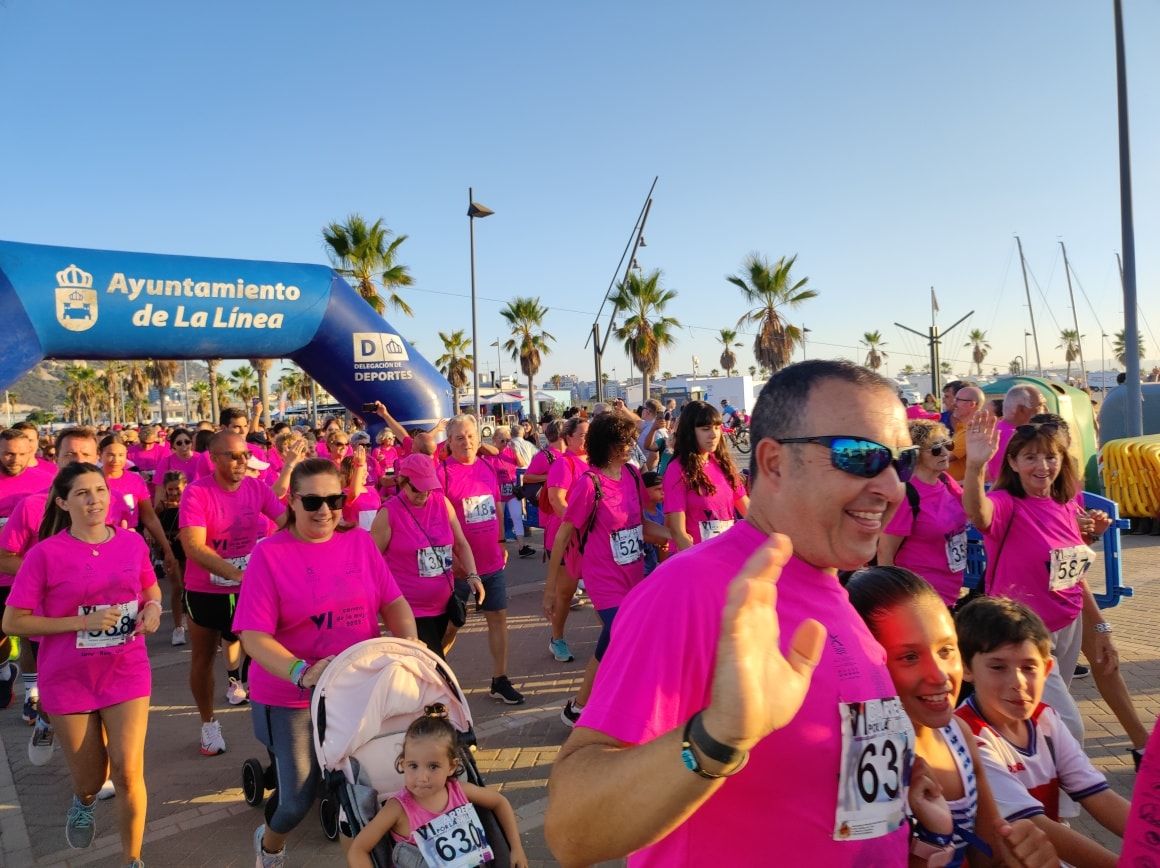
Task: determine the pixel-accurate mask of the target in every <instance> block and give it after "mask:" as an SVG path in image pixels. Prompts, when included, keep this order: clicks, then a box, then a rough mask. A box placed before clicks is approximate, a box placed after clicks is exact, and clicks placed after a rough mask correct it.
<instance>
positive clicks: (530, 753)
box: [0, 532, 1160, 868]
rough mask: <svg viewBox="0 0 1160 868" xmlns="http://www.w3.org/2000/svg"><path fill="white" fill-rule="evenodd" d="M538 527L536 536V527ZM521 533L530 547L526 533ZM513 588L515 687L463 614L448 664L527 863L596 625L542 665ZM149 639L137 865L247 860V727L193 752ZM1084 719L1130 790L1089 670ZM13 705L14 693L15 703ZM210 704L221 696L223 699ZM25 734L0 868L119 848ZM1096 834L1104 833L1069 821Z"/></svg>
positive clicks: (1134, 648) (1132, 605)
mask: <svg viewBox="0 0 1160 868" xmlns="http://www.w3.org/2000/svg"><path fill="white" fill-rule="evenodd" d="M537 537H538V532H537ZM533 542H535V543H537V544H538V543H539V539H538V538H537V539H534V540H533ZM1124 560H1125V565H1126V572H1127V575H1128V577H1129V583H1130V584H1132V585H1133V586H1134V587H1135V589H1136V593H1137V596H1136V597H1135V598H1134V599H1132V600H1128V601H1127V602H1125V603H1123V604H1121V605H1120V606H1119V607H1117V608H1115V609H1112V610H1110V611H1109V612H1108V613H1107V615H1108V619H1109V621H1111V623H1112V624H1113V625H1114V626H1115V629H1116V634H1115V637H1116V641H1117V644H1118V646H1119V649H1120V653H1121V656H1122V658H1123V660H1124V664H1123V670H1124V676H1125V678H1126V680H1127V682H1128V685H1129V688H1130V689H1131V691H1132V693H1133V695H1134V696H1135V697H1136V701H1137V707H1138V708H1139V710H1140V712H1141V715H1142V716H1144V718H1145V724H1146V725H1150V724H1151V722H1152V721H1153V720H1154V719H1155V718H1156V717H1157V715H1160V594H1158V593H1157V591H1158V590H1160V588H1158V584H1157V579H1156V577H1157V575H1158V574H1160V540H1156V539H1153V538H1150V537H1125V553H1124ZM509 570H510V573H511V576H510V579H511V582H512V585H513V589H514V591H515V593H514V594H513V596H512V601H511V608H510V611H509V614H510V616H511V624H510V627H511V631H510V632H511V643H512V646H511V666H510V669H511V675H512V680H513V682H515V683H516V685H517V686H519V687H520V688H521V689H522V690H523V691H524V693H525V694H526V695H527V697H528V702H527V704H526V705H525V706H520V707H517V708H510V707H506V706H502V705H499V704H496V703H494V702H492V701H491V700H490V699H489V698H488V696H487V686H488V677H489V675H490V669H489V667H490V663H489V657H488V653H487V646H486V634H485V629H484V627H483V625H482V622H481V621H478V620H476V619H475V618H474V616H473V620H472V621H471V622H469V624H468V626H467V627H466V628H465V629H464V631H463V632H462V634H461V639H460V643H459V644H458V645H457V646H456V648H455V650H454V652H453V653H452V658H451V662H452V665H453V666H454V667H455V669H456V673H457V674H458V675H459V678H460V681H461V682H462V684H463V687H464V690H465V691H466V693H467V694H468V699H469V702H470V704H471V707H472V711H473V714H474V716H475V726H476V732H477V734H478V736H479V742H480V745H481V748H482V749H481V750H480V751H479V753H478V756H477V761H478V763H479V766H480V769H481V771H482V772H483V774H484V777H485V779H486V780H487V782H488V783H489V784H490V785H493V786H496V787H497V788H499V789H501V790H502V791H503V792H504V794H505V795H506V796H507V797H508V798H509V799H510V800H511V802H512V804H513V805H514V806H515V808H516V811H517V814H518V816H519V819H520V828H521V830H522V834H523V840H524V847H525V849H526V850H527V852H528V855H529V857H530V858H531V860H532V864H533V865H548V864H552V860H551V854H550V853H549V852H548V850H547V847H546V846H545V845H544V839H543V828H542V827H543V811H544V807H545V804H546V796H547V793H546V786H545V785H546V783H547V778H548V773H549V770H550V768H551V764H552V761H553V759H554V758H555V756H556V752H557V750H558V748H559V745H560V744H561V743H562V742H563V740H564V739H565V737H566V736H567V729H566V728H565V727H564V726H563V724H562V723H561V722H560V720H559V717H558V715H559V712H560V709H561V707H562V706H563V703H564V702H565V700H566V699H567V698H568V697H569V696H570V695H571V694H572V692H573V691H574V690H575V689H576V687H577V686H578V685H579V681H580V677H581V675H582V671H583V666H582V664H583V662H584V661H586V660H587V659H588V657H589V656H590V654H591V652H592V648H593V647H594V645H595V642H596V637H597V635H598V632H599V631H598V628H597V625H596V619H595V615H594V613H593V612H592V610H591V609H590V608H589V609H585V610H582V611H579V612H574V613H573V615H572V617H571V619H570V620H569V628H568V636H569V641H570V642H571V643H572V647H573V651H574V652H575V653H576V654H577V657H578V661H577V662H576V663H570V664H559V663H556V662H554V661H553V660H552V659H551V658H550V657H549V655H548V653H547V648H546V644H547V638H548V634H547V627H546V625H545V624H544V622H543V620H542V619H541V618H540V616H539V614H538V612H539V600H540V595H539V593H538V591H539V587H540V585H539V580H540V577H541V575H542V567H541V565H540V562H539V560H538V559H536V560H533V561H513V562H512V564H511V566H510V567H509ZM163 625H164V627H163V635H159V636H157V637H155V638H154V640H153V641H151V642H150V654H151V657H152V660H153V665H154V693H153V703H154V704H153V707H152V714H151V716H150V731H149V738H148V743H147V745H146V751H145V754H146V778H147V781H148V783H149V790H150V792H149V823H148V827H147V830H146V838H145V848H144V858H145V859H146V860H147V864H148V865H150V866H154V868H156V866H202V865H204V866H210V865H212V866H241V865H252V864H253V853H252V850H251V844H250V840H251V835H252V833H253V830H254V827H255V826H256V825H257V824H258V823H260V822H261V819H262V818H261V813H260V811H258V810H256V809H253V808H250V807H248V806H247V805H246V804H245V802H244V801H243V800H242V794H241V788H240V779H241V764H242V761H243V760H244V759H245V758H246V757H249V756H264V750H262V749H261V748H260V747H259V745H258V743H257V742H256V741H255V740H254V738H253V736H252V734H251V731H250V715H249V711H248V710H247V709H246V708H244V707H243V708H235V709H227V708H224V707H222V708H220V709H219V717H220V719H221V721H222V726H223V730H224V733H225V736H226V739H227V741H228V743H229V747H230V750H229V752H228V753H226V754H224V755H222V756H220V757H213V758H205V757H201V756H199V755H198V753H197V738H198V719H197V715H196V712H195V711H194V709H193V707H192V705H191V700H190V696H189V691H188V688H187V687H186V683H185V681H186V672H187V665H188V659H187V658H188V653H189V652H188V650H187V648H172V647H171V646H170V645H169V642H168V638H169V637H168V618H166V619H165V621H163ZM1075 693H1076V695H1077V697H1078V698H1079V699H1080V700H1081V708H1082V710H1083V712H1084V714H1085V717H1086V721H1087V726H1088V738H1087V745H1086V746H1087V750H1088V752H1089V754H1091V756H1092V757H1093V759H1094V761H1095V762H1096V765H1097V766H1098V767H1099V768H1100V769H1101V770H1102V771H1103V772H1105V773H1106V774H1107V775H1108V778H1109V780H1110V781H1111V783H1112V784H1113V786H1114V787H1115V788H1116V789H1117V790H1119V791H1120V792H1121V793H1123V794H1124V795H1125V796H1130V792H1131V786H1132V781H1133V774H1132V766H1131V761H1130V758H1129V757H1128V754H1127V753H1126V752H1125V750H1126V748H1127V746H1128V744H1127V740H1126V739H1125V738H1124V735H1123V733H1122V732H1121V731H1120V729H1119V727H1118V725H1117V723H1116V721H1115V719H1114V718H1113V717H1112V715H1111V713H1110V712H1109V711H1108V709H1107V708H1106V707H1105V706H1104V704H1103V703H1102V701H1100V700H1099V699H1098V695H1097V694H1096V693H1095V689H1094V686H1093V685H1092V684H1091V682H1090V679H1085V680H1080V681H1077V682H1076V683H1075ZM17 701H19V700H17ZM223 705H224V704H223ZM28 734H29V730H28V728H27V727H25V726H24V725H23V724H22V723H21V722H20V718H19V714H18V709H17V708H16V702H14V703H13V708H12V709H10V710H8V711H6V712H3V713H2V714H0V865H3V866H13V868H22V866H26V865H36V866H50V865H51V866H56V865H70V866H74V865H75V866H80V865H118V864H120V863H119V844H118V840H117V836H116V831H115V827H114V824H115V822H116V819H115V817H116V814H115V810H114V806H115V804H116V802H115V800H114V801H112V802H107V803H101V804H100V806H99V807H98V809H97V812H96V816H97V822H98V837H97V840H96V842H95V843H94V845H93V847H92V848H91V849H90V850H87V851H75V850H68V849H66V848H65V841H64V834H63V821H64V813H65V809H66V807H67V805H68V799H69V786H68V773H67V770H66V768H65V764H64V761H63V758H62V757H61V755H60V753H59V751H58V752H57V753H56V754H55V756H54V758H53V760H52V762H51V763H50V764H49V765H47V766H44V767H40V768H37V767H34V766H32V765H30V764H29V762H28V757H27V750H26V745H27V741H28ZM1081 825H1082V827H1083V828H1085V829H1086V830H1087V831H1088V832H1089V833H1091V834H1093V835H1094V836H1095V837H1097V838H1098V839H1100V840H1103V841H1105V842H1106V843H1108V844H1112V843H1114V839H1112V838H1110V837H1109V836H1107V835H1106V834H1104V833H1103V831H1102V830H1099V831H1096V830H1095V829H1093V828H1092V827H1091V826H1090V825H1089V824H1081ZM289 854H290V858H289V860H288V862H289V864H291V865H294V866H300V865H311V866H313V865H341V864H344V863H343V861H342V859H341V858H340V856H339V851H338V845H337V844H335V843H331V842H329V841H327V840H326V838H325V837H324V836H323V834H322V832H321V828H320V826H319V824H318V822H317V821H316V820H315V819H313V818H310V819H308V820H307V821H306V822H304V823H303V824H302V825H301V826H300V827H299V828H298V829H297V830H295V832H294V833H293V834H292V835H291V837H290V851H289Z"/></svg>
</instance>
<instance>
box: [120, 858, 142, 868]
mask: <svg viewBox="0 0 1160 868" xmlns="http://www.w3.org/2000/svg"><path fill="white" fill-rule="evenodd" d="M125 868H145V863H144V862H142V861H141V860H140V859H134V860H133V861H132V862H130V863H129V864H128V865H127V866H125Z"/></svg>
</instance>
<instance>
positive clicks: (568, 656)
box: [548, 639, 576, 663]
mask: <svg viewBox="0 0 1160 868" xmlns="http://www.w3.org/2000/svg"><path fill="white" fill-rule="evenodd" d="M548 653H549V654H551V655H552V656H553V657H555V658H556V662H557V663H571V662H572V661H573V660H575V659H576V658H575V657H573V656H572V651H571V649H570V648H569V647H568V640H567V639H549V640H548Z"/></svg>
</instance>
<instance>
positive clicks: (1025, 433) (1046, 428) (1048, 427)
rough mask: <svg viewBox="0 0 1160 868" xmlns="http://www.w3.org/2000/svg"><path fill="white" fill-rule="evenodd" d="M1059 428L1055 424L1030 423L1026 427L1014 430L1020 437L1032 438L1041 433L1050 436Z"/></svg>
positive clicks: (1018, 427)
mask: <svg viewBox="0 0 1160 868" xmlns="http://www.w3.org/2000/svg"><path fill="white" fill-rule="evenodd" d="M1059 428H1060V426H1059V424H1058V423H1057V422H1031V423H1029V424H1027V425H1019V426H1017V427H1016V428H1015V433H1016V434H1018V435H1019V436H1021V437H1034V436H1035V435H1036V434H1038V433H1040V432H1043V433H1044V434H1047V435H1051V434H1054V433H1056V432H1057V431H1058V430H1059Z"/></svg>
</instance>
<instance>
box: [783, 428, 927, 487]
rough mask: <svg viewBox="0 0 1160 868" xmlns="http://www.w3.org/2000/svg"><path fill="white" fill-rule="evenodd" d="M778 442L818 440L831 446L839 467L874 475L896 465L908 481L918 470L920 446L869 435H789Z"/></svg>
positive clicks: (867, 476)
mask: <svg viewBox="0 0 1160 868" xmlns="http://www.w3.org/2000/svg"><path fill="white" fill-rule="evenodd" d="M777 442H778V443H816V444H817V445H819V446H824V447H826V448H827V449H829V450H830V463H831V464H832V465H833V466H834V468H835V469H836V470H841V471H842V472H843V473H849V474H850V475H852V476H860V477H861V478H863V479H873V478H874V477H875V476H877V475H878V474H879V473H881V472H882V471H884V470H885V469H886V468H887V467H890V466H893V467H894V470H895V472H897V473H898V478H899V480H900V481H902V482H906V481H907V480H908V479H910V477H911V476H912V475H913V474H914V465H915V464H916V463H917V462H918V453H919V448H918V447H917V446H906V447H904V448H902V449H891V448H890V447H889V446H883V445H882V444H881V443H877V442H875V441H874V440H867V439H866V438H865V437H849V436H844V435H837V436H833V437H786V438H783V439H780V440H778V441H777Z"/></svg>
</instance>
